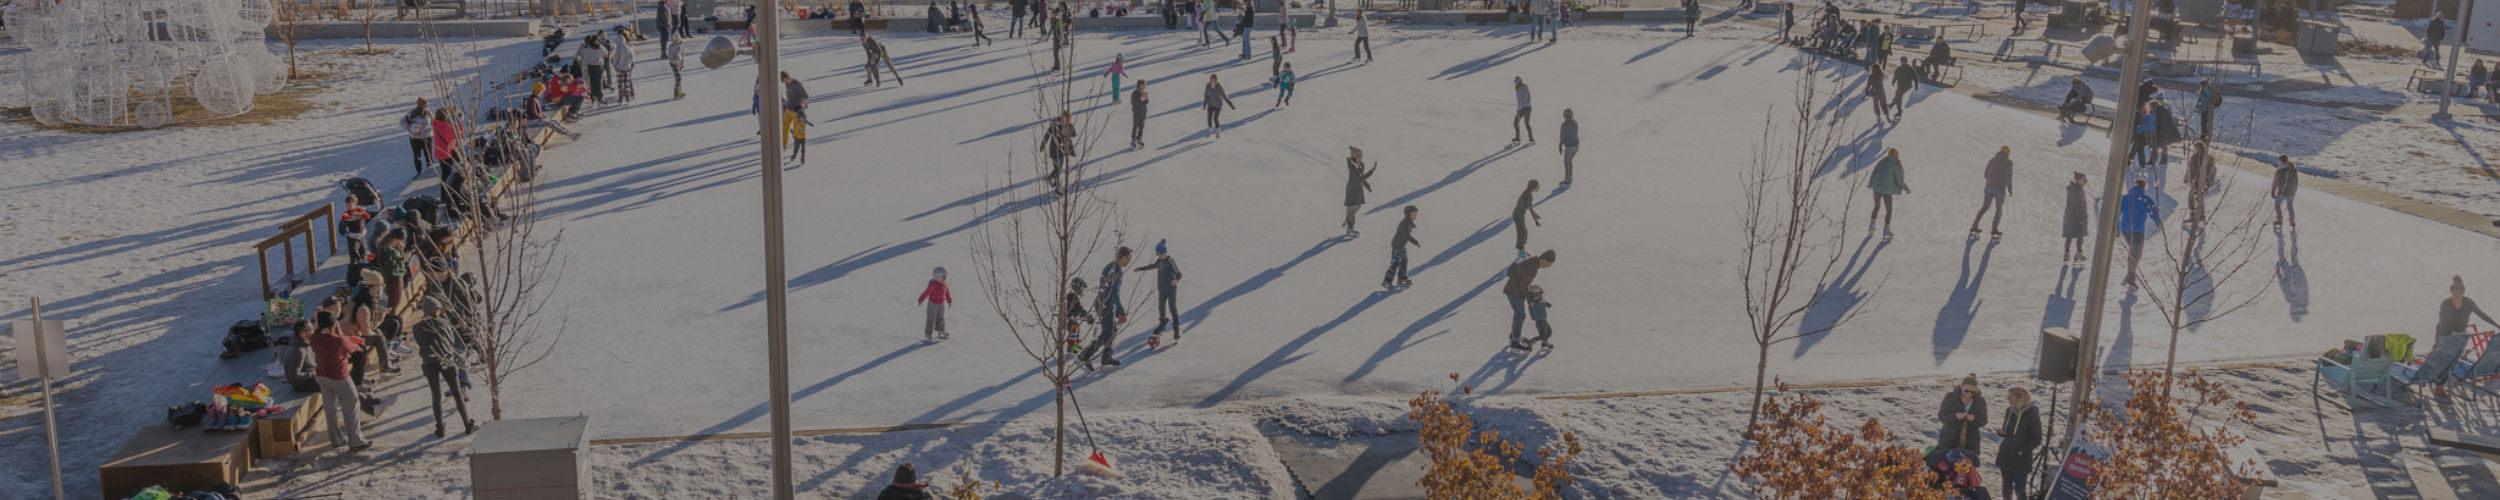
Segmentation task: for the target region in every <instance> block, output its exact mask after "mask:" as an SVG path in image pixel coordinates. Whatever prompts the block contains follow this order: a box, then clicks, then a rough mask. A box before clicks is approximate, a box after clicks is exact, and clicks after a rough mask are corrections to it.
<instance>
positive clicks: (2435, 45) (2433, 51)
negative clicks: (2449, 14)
mask: <svg viewBox="0 0 2500 500" xmlns="http://www.w3.org/2000/svg"><path fill="white" fill-rule="evenodd" d="M2423 31H2426V32H2429V33H2428V34H2429V35H2430V36H2425V37H2422V63H2423V64H2429V65H2438V64H2439V43H2440V42H2444V41H2447V40H2448V21H2447V20H2446V19H2444V18H2442V17H2441V16H2431V25H2430V26H2429V27H2428V28H2426V29H2424V30H2423Z"/></svg>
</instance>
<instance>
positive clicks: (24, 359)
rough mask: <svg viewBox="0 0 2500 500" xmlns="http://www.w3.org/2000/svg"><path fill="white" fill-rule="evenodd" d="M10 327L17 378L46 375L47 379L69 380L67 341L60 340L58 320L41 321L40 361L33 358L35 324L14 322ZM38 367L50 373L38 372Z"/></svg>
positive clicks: (27, 321)
mask: <svg viewBox="0 0 2500 500" xmlns="http://www.w3.org/2000/svg"><path fill="white" fill-rule="evenodd" d="M10 326H11V328H10V331H11V332H14V333H16V335H17V377H18V378H20V379H31V378H45V377H46V376H47V375H49V377H50V378H69V342H67V341H64V340H63V338H62V337H63V335H62V334H61V320H57V319H48V320H44V321H43V341H42V342H41V344H43V351H42V352H41V353H40V355H41V356H42V359H37V358H36V356H37V355H38V353H37V352H36V351H35V344H37V343H38V342H36V341H35V322H34V321H30V320H17V321H15V322H12V323H11V324H10ZM38 367H48V368H51V370H50V372H51V373H49V374H45V373H42V370H41V369H40V368H38Z"/></svg>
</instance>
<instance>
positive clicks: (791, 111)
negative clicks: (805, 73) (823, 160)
mask: <svg viewBox="0 0 2500 500" xmlns="http://www.w3.org/2000/svg"><path fill="white" fill-rule="evenodd" d="M806 114H807V86H806V85H801V84H799V79H797V78H791V77H790V72H788V71H783V72H781V140H783V141H786V142H789V143H790V147H791V153H793V154H796V153H798V152H799V151H803V149H801V148H802V146H801V144H803V143H806V142H807V118H806ZM793 137H796V138H797V140H795V141H794V140H792V138H793Z"/></svg>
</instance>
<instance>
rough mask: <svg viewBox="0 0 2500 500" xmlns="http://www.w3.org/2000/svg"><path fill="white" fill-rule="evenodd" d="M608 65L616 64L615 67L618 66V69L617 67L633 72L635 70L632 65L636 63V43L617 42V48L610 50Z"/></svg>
mask: <svg viewBox="0 0 2500 500" xmlns="http://www.w3.org/2000/svg"><path fill="white" fill-rule="evenodd" d="M608 65H609V66H615V67H616V69H617V70H618V71H626V72H631V71H633V70H634V69H633V67H632V66H633V65H634V44H633V42H623V43H618V44H616V49H615V50H611V51H608Z"/></svg>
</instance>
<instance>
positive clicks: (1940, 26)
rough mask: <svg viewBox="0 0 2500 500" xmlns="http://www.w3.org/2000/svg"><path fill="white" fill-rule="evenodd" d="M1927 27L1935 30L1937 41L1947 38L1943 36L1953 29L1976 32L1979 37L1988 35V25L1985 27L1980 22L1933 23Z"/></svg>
mask: <svg viewBox="0 0 2500 500" xmlns="http://www.w3.org/2000/svg"><path fill="white" fill-rule="evenodd" d="M1927 27H1928V28H1933V29H1935V30H1936V38H1937V39H1944V38H1948V37H1947V36H1945V33H1947V32H1950V31H1951V30H1952V29H1953V28H1962V31H1965V32H1970V31H1976V32H1979V35H1980V36H1986V35H1987V34H1988V25H1987V24H1986V23H1980V22H1976V21H1972V22H1952V23H1935V24H1929V25H1927Z"/></svg>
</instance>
